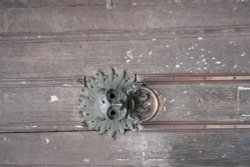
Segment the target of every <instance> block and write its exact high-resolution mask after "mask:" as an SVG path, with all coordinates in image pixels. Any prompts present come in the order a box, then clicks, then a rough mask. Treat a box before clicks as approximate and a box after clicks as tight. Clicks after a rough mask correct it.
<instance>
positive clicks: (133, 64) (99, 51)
mask: <svg viewBox="0 0 250 167" xmlns="http://www.w3.org/2000/svg"><path fill="white" fill-rule="evenodd" d="M249 39H250V36H234V37H222V36H221V37H206V38H205V37H198V38H196V37H195V38H176V39H159V40H157V39H154V40H143V41H141V40H132V41H96V42H64V43H54V42H52V43H24V44H21V43H19V44H13V43H12V44H0V55H1V57H0V76H1V78H30V77H31V78H38V77H39V78H40V77H75V76H81V75H86V74H89V73H90V72H91V71H94V70H97V69H107V67H110V66H112V67H116V68H119V69H120V68H121V69H125V70H126V69H128V71H130V72H135V73H158V72H160V73H244V72H250V69H249V64H250V60H249V54H250V48H249V47H248V46H249V45H250V42H249V41H250V40H249ZM179 48H181V49H179Z"/></svg>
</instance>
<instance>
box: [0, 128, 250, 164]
mask: <svg viewBox="0 0 250 167" xmlns="http://www.w3.org/2000/svg"><path fill="white" fill-rule="evenodd" d="M249 138H250V134H249V132H233V131H228V132H223V131H220V132H184V133H183V132H178V133H177V132H174V133H162V132H161V133H159V132H154V133H145V132H140V133H133V132H131V133H128V134H126V135H125V136H118V137H117V139H116V140H115V141H113V140H111V139H109V138H108V136H106V135H103V136H99V135H98V134H96V133H94V132H73V133H70V132H68V133H38V134H37V133H29V134H1V135H0V146H1V147H0V149H1V152H0V155H1V156H0V160H1V163H2V164H4V166H5V165H6V166H8V165H13V166H14V165H15V164H17V166H18V165H20V166H22V165H23V166H25V165H32V166H33V165H34V166H36V165H37V166H39V165H40V166H42V165H43V166H46V165H48V166H53V167H54V166H64V165H65V166H67V165H68V166H80V165H82V166H91V165H93V166H95V165H97V166H98V165H108V166H112V165H114V166H115V165H129V166H137V167H142V166H164V167H165V166H248V163H249V156H250V155H249V141H250V139H249ZM17 148H18V149H17Z"/></svg>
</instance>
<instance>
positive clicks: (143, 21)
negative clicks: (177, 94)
mask: <svg viewBox="0 0 250 167" xmlns="http://www.w3.org/2000/svg"><path fill="white" fill-rule="evenodd" d="M18 2H19V3H18ZM39 5H40V6H39ZM85 5H87V6H85ZM105 6H106V4H105V1H104V0H103V1H94V2H91V1H83V2H79V1H72V2H66V1H52V2H49V1H47V0H46V1H38V2H37V1H35V2H32V1H20V0H19V1H17V2H16V1H15V3H11V2H6V1H4V2H1V9H0V12H1V17H0V25H1V26H0V32H1V33H17V32H20V33H25V32H26V33H30V32H65V31H89V30H91V31H93V30H124V31H134V30H151V29H169V28H176V27H210V26H219V27H221V26H223V27H227V26H236V25H241V26H242V25H249V24H250V21H249V19H245V18H249V17H250V14H249V12H248V11H249V2H248V1H230V2H229V1H227V0H223V1H195V0H193V1H190V0H181V1H164V0H158V1H154V2H151V1H147V0H138V1H131V0H126V1H123V0H122V1H121V0H119V1H114V2H113V8H112V9H111V10H107V9H106V7H105ZM8 7H10V8H8Z"/></svg>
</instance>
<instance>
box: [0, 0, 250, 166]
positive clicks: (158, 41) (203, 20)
mask: <svg viewBox="0 0 250 167" xmlns="http://www.w3.org/2000/svg"><path fill="white" fill-rule="evenodd" d="M249 11H250V2H249V1H246V0H244V1H238V0H235V1H227V0H221V1H209V0H198V1H189V0H175V1H165V0H156V1H154V2H153V1H148V0H133V1H132V0H113V6H112V9H107V8H106V1H105V0H94V1H90V0H83V1H79V0H72V1H64V0H41V1H34V0H26V1H23V0H16V1H8V0H2V1H0V133H1V134H0V152H1V153H0V166H7V167H11V166H12V167H13V166H15V167H16V166H22V167H24V166H38V167H40V166H49V167H56V166H91V165H97V166H98V165H106V166H111V165H114V166H119V165H120V166H160V167H161V166H164V167H165V166H209V165H210V166H247V165H248V164H249V163H250V155H249V132H247V131H248V130H249V118H250V117H249V115H250V112H249V107H250V103H249V101H250V100H249V97H250V96H249V92H250V85H249V84H247V83H245V84H242V83H238V84H219V85H218V84H207V85H203V84H189V85H152V88H154V89H155V90H156V91H157V92H158V95H159V96H160V100H161V111H160V112H159V114H158V115H157V116H156V117H155V118H154V119H153V120H152V121H151V122H149V123H148V124H145V125H143V126H142V127H140V132H138V133H132V132H128V133H127V134H126V135H124V136H118V137H117V139H116V140H115V141H113V140H111V139H109V138H108V136H107V135H102V136H99V135H98V134H97V132H95V131H88V130H87V129H85V128H84V127H83V126H81V124H80V123H79V121H80V118H79V115H78V113H77V111H78V106H79V102H78V95H79V94H80V86H81V85H80V83H79V82H78V80H79V78H82V77H83V76H84V75H91V74H93V73H94V72H95V70H97V69H102V70H107V69H108V67H114V68H117V69H118V70H119V69H124V70H127V71H128V72H130V73H172V74H180V73H188V74H197V73H201V74H208V73H233V74H237V73H242V74H245V73H249V72H250V68H249V67H250V49H249V46H250V37H249V32H250V19H249V18H250V12H249ZM240 127H241V129H238V128H240Z"/></svg>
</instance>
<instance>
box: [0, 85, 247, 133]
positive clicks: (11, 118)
mask: <svg viewBox="0 0 250 167" xmlns="http://www.w3.org/2000/svg"><path fill="white" fill-rule="evenodd" d="M60 84H62V85H64V84H63V83H60ZM151 87H152V88H153V89H155V90H156V91H157V92H158V95H159V97H160V100H161V109H160V111H159V113H158V114H157V116H156V117H155V118H154V119H153V120H152V121H153V122H154V124H166V123H168V124H170V125H174V124H180V123H181V124H193V123H195V121H197V122H200V123H201V124H206V122H207V123H208V122H210V124H216V122H217V123H218V122H220V123H222V124H223V122H224V124H228V123H229V124H234V123H236V124H237V123H243V124H244V122H245V123H248V122H249V117H248V115H249V114H250V113H249V111H248V110H247V108H248V107H249V106H250V101H249V93H248V92H249V90H248V89H247V88H250V85H249V84H205V85H200V84H189V85H160V86H156V85H151ZM80 88H81V87H80V84H77V86H74V85H67V86H63V87H55V86H51V87H50V86H42V87H39V86H38V85H37V86H35V87H21V88H20V87H17V88H15V87H2V88H1V91H0V95H1V96H0V97H1V101H0V103H1V108H0V115H1V117H0V122H1V125H0V131H1V132H39V131H77V130H85V129H84V128H83V127H81V126H80V115H79V114H78V109H79V102H78V97H79V95H80V94H81V89H80ZM243 88H245V89H243ZM211 122H214V123H211Z"/></svg>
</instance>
